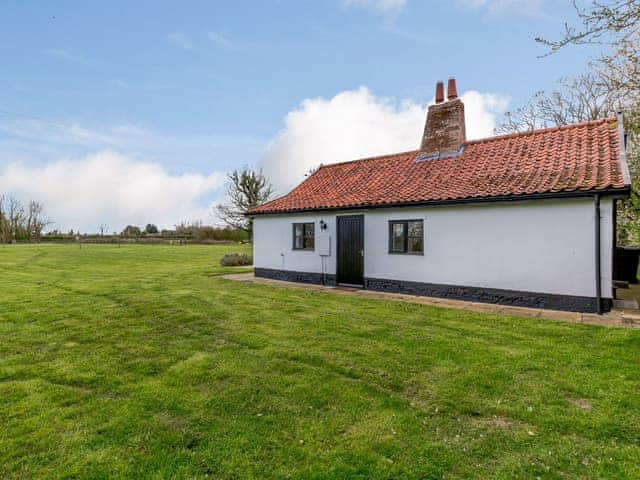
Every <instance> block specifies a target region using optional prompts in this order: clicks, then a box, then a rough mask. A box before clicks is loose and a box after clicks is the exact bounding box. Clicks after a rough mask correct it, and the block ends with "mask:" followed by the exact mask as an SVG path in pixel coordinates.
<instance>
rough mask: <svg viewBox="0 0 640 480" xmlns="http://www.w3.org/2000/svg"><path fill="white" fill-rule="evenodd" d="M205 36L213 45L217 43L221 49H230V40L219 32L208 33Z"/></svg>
mask: <svg viewBox="0 0 640 480" xmlns="http://www.w3.org/2000/svg"><path fill="white" fill-rule="evenodd" d="M207 36H208V37H209V40H211V41H212V42H213V43H217V44H218V45H220V46H222V47H230V46H231V40H230V39H229V37H227V36H226V35H225V34H223V33H220V32H209V33H207Z"/></svg>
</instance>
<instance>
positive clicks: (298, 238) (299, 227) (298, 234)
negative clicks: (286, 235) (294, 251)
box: [293, 223, 304, 248]
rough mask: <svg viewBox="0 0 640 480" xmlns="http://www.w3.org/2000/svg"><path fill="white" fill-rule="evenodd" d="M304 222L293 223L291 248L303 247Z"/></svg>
mask: <svg viewBox="0 0 640 480" xmlns="http://www.w3.org/2000/svg"><path fill="white" fill-rule="evenodd" d="M303 232H304V224H302V223H294V224H293V248H304V235H303Z"/></svg>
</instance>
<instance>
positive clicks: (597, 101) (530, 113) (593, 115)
mask: <svg viewBox="0 0 640 480" xmlns="http://www.w3.org/2000/svg"><path fill="white" fill-rule="evenodd" d="M623 106H624V99H623V98H621V97H620V96H619V95H618V93H617V91H616V90H615V89H613V88H611V87H610V86H609V85H607V84H606V83H604V82H603V81H602V79H601V78H600V77H599V76H598V75H596V74H593V73H587V74H583V75H578V76H576V77H572V78H565V79H563V80H561V81H560V88H558V89H557V90H554V91H552V92H549V93H547V92H544V91H540V92H538V93H536V94H535V95H534V96H533V97H532V98H531V100H530V101H529V103H527V104H526V105H525V106H524V107H520V108H518V109H516V110H514V111H511V112H507V113H505V115H504V120H503V123H502V124H500V125H499V126H498V127H497V128H496V132H498V133H508V132H524V131H531V130H535V129H538V128H547V127H554V126H560V125H569V124H572V123H579V122H584V121H588V120H597V119H599V118H605V117H609V116H612V115H615V113H616V112H617V111H618V110H620V109H621V108H623Z"/></svg>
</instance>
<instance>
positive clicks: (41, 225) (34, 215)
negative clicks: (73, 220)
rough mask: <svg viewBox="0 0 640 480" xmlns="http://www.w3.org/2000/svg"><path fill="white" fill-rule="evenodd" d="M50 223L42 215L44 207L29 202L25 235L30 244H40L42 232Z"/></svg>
mask: <svg viewBox="0 0 640 480" xmlns="http://www.w3.org/2000/svg"><path fill="white" fill-rule="evenodd" d="M51 223H52V222H51V221H50V220H49V219H48V218H47V217H46V216H45V215H44V207H43V206H42V204H41V203H40V202H36V201H35V200H31V201H30V202H29V208H28V213H27V225H26V229H27V235H28V239H29V240H30V241H32V242H40V239H41V238H42V231H43V230H44V229H45V228H46V227H47V226H49V225H51Z"/></svg>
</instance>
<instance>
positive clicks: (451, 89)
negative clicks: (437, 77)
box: [447, 78, 458, 100]
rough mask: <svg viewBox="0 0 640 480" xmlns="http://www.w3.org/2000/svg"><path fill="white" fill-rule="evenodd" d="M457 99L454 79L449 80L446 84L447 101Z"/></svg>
mask: <svg viewBox="0 0 640 480" xmlns="http://www.w3.org/2000/svg"><path fill="white" fill-rule="evenodd" d="M456 98H458V89H457V88H456V79H455V78H450V79H449V82H448V83H447V100H454V99H456Z"/></svg>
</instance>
